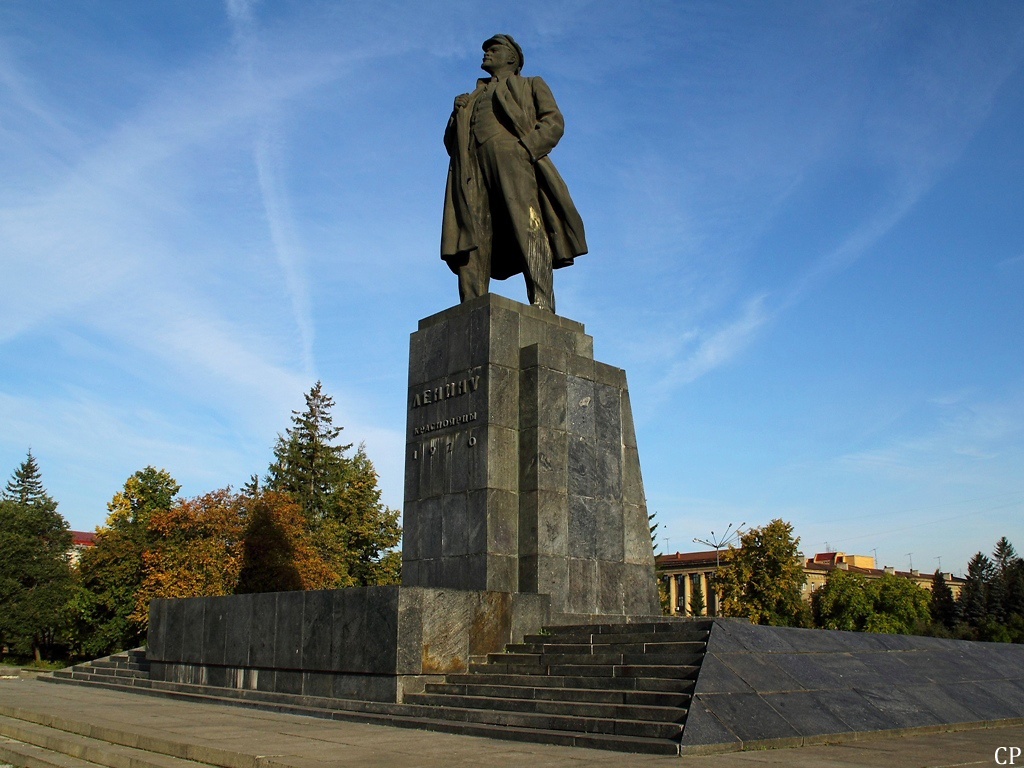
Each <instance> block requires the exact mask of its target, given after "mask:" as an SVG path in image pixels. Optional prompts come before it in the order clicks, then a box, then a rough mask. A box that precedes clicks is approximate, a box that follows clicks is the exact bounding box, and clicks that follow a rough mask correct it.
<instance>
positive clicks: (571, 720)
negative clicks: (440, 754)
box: [405, 622, 710, 754]
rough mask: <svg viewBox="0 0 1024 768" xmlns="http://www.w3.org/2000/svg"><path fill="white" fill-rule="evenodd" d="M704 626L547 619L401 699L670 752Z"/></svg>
mask: <svg viewBox="0 0 1024 768" xmlns="http://www.w3.org/2000/svg"><path fill="white" fill-rule="evenodd" d="M709 629H710V623H708V622H686V623H680V622H664V623H661V622H652V623H649V624H602V625H593V626H570V627H552V628H550V629H549V630H548V634H545V635H532V636H529V637H527V638H525V642H523V643H521V644H518V645H510V646H508V648H507V649H506V652H505V653H492V654H490V655H488V657H487V661H486V663H482V664H473V665H471V666H470V669H469V671H468V673H466V674H460V675H448V676H447V677H446V680H445V682H444V683H428V684H427V685H426V689H425V691H424V692H423V693H419V694H410V695H407V696H406V697H405V700H406V702H407V703H409V704H417V705H423V706H429V707H434V708H436V709H437V710H438V711H439V712H451V713H452V716H454V717H465V718H466V719H467V720H468V719H472V720H473V721H475V722H480V723H492V724H496V725H510V726H516V727H522V728H534V729H536V731H537V732H538V734H541V733H543V734H544V735H545V736H547V737H548V739H550V740H552V741H556V740H557V735H558V734H559V733H576V734H583V735H584V737H583V738H584V739H585V740H586V741H588V742H589V743H588V746H603V747H604V748H608V749H621V750H624V751H631V752H654V753H660V754H675V753H676V752H677V750H678V744H679V739H680V737H681V736H682V732H683V724H684V722H685V720H686V712H687V708H688V706H689V702H690V695H691V693H692V691H693V686H694V683H695V680H696V677H697V673H698V672H699V670H700V664H701V661H702V660H703V657H704V650H705V647H706V645H707V637H708V631H709ZM548 739H545V740H548Z"/></svg>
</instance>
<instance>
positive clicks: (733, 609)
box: [713, 520, 806, 626]
mask: <svg viewBox="0 0 1024 768" xmlns="http://www.w3.org/2000/svg"><path fill="white" fill-rule="evenodd" d="M799 543H800V539H799V538H796V539H794V538H793V526H792V525H790V524H789V523H786V522H783V521H782V520H772V521H771V522H770V523H768V524H767V525H765V526H763V527H761V528H751V529H750V530H748V531H747V532H746V533H744V534H743V535H742V536H741V537H740V546H739V547H729V550H728V551H727V552H726V553H725V554H724V555H723V556H722V560H723V562H724V565H723V566H722V567H721V568H719V569H718V571H717V572H716V573H715V576H714V577H713V583H714V586H715V587H716V589H717V590H718V591H719V592H720V593H721V595H722V612H723V613H724V614H725V615H726V616H745V617H746V618H748V619H750V620H751V621H752V622H753V623H755V624H773V625H777V626H796V625H800V624H801V623H802V622H803V621H804V617H805V615H806V608H805V606H804V604H803V600H802V599H801V587H802V586H803V583H804V571H803V563H802V562H801V561H800V556H799V552H798V549H797V547H798V545H799Z"/></svg>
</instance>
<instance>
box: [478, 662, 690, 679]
mask: <svg viewBox="0 0 1024 768" xmlns="http://www.w3.org/2000/svg"><path fill="white" fill-rule="evenodd" d="M699 671H700V666H699V665H696V664H693V665H685V664H678V665H677V664H535V665H532V666H531V665H528V664H524V663H521V664H498V663H494V662H489V663H487V664H471V665H470V666H469V673H470V674H474V675H482V674H506V675H516V674H527V675H530V674H531V673H532V676H535V677H547V676H552V677H591V678H604V679H607V678H618V677H627V678H633V677H652V678H662V679H672V680H689V679H694V678H696V677H697V673H698V672H699Z"/></svg>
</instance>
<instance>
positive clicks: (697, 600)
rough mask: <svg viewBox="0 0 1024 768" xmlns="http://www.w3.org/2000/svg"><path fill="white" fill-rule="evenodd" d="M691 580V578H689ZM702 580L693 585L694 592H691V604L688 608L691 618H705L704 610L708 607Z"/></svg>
mask: <svg viewBox="0 0 1024 768" xmlns="http://www.w3.org/2000/svg"><path fill="white" fill-rule="evenodd" d="M687 578H689V577H687ZM701 581H703V580H702V579H697V580H695V581H694V583H693V590H692V591H691V592H690V604H689V606H687V607H688V608H689V611H690V615H691V616H703V615H704V609H705V608H707V605H706V604H705V602H704V586H703V584H701Z"/></svg>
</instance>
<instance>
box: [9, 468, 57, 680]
mask: <svg viewBox="0 0 1024 768" xmlns="http://www.w3.org/2000/svg"><path fill="white" fill-rule="evenodd" d="M70 550H71V532H70V531H69V530H68V524H67V521H66V520H65V519H64V518H63V517H62V516H61V515H60V513H58V512H57V502H55V501H54V500H53V499H52V498H51V497H50V495H49V494H48V493H47V492H46V490H45V489H44V488H43V483H42V477H41V475H40V472H39V465H38V464H37V463H36V460H35V457H34V456H32V452H31V451H29V453H28V457H27V458H26V459H25V461H24V462H22V464H21V465H20V466H19V467H18V469H17V470H15V472H14V475H13V476H12V477H11V480H10V482H8V483H7V486H6V488H5V489H4V492H3V494H2V495H0V552H2V553H3V556H2V557H0V642H3V643H6V644H7V645H9V646H10V647H11V648H13V649H14V650H15V652H17V653H23V654H28V653H31V654H32V655H33V656H34V657H35V658H36V660H39V659H40V658H41V657H42V655H43V653H44V652H45V653H49V654H52V652H53V651H54V650H55V648H56V646H57V645H58V644H60V643H61V642H62V641H63V639H64V632H65V629H66V628H67V626H68V623H69V607H68V606H69V601H70V600H71V597H72V583H71V566H70V562H69V552H70Z"/></svg>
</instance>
